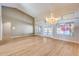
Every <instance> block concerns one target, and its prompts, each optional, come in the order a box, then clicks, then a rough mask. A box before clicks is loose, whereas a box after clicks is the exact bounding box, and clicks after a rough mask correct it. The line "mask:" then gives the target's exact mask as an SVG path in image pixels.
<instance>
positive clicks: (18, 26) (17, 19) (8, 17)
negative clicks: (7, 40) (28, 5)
mask: <svg viewBox="0 0 79 59" xmlns="http://www.w3.org/2000/svg"><path fill="white" fill-rule="evenodd" d="M2 16H3V25H4V24H5V23H7V22H8V23H10V26H8V27H6V26H5V25H4V26H5V28H3V29H4V31H3V37H5V35H9V37H19V36H26V35H32V34H33V20H34V18H33V17H31V16H29V15H27V14H25V13H23V12H21V11H20V10H17V9H15V8H9V7H2ZM6 30H7V31H6ZM6 32H7V33H8V34H5V33H6Z"/></svg>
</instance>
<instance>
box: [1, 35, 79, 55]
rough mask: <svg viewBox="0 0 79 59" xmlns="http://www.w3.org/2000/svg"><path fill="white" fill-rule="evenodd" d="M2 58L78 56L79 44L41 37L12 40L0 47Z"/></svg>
mask: <svg viewBox="0 0 79 59" xmlns="http://www.w3.org/2000/svg"><path fill="white" fill-rule="evenodd" d="M0 55H1V56H5V55H8V56H73V55H74V56H76V55H79V44H75V43H70V42H65V41H61V40H56V39H51V38H45V37H40V36H31V37H22V38H16V39H12V40H10V41H9V42H7V43H6V44H2V45H0Z"/></svg>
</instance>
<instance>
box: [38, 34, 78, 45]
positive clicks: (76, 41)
mask: <svg viewBox="0 0 79 59" xmlns="http://www.w3.org/2000/svg"><path fill="white" fill-rule="evenodd" d="M37 36H42V37H47V38H51V39H52V38H53V39H56V40H62V41H66V42H71V43H77V44H79V42H78V41H70V40H67V39H61V38H56V37H49V36H43V35H39V34H38V35H37Z"/></svg>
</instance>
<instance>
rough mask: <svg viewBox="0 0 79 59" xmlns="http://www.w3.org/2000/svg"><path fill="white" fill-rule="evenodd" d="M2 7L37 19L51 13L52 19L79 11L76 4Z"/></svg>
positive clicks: (25, 4) (78, 6) (12, 5)
mask: <svg viewBox="0 0 79 59" xmlns="http://www.w3.org/2000/svg"><path fill="white" fill-rule="evenodd" d="M3 5H5V6H10V7H15V8H18V9H20V10H22V11H24V12H25V13H27V14H29V15H31V16H33V17H37V18H43V17H46V16H49V15H50V13H53V16H54V17H60V16H62V15H64V14H68V13H71V12H74V11H77V10H79V4H78V3H18V4H17V3H16V4H15V3H10V4H9V3H7V4H6V3H4V4H3Z"/></svg>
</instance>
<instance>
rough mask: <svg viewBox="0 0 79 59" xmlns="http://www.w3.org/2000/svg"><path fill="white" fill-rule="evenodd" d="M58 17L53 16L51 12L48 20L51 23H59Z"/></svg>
mask: <svg viewBox="0 0 79 59" xmlns="http://www.w3.org/2000/svg"><path fill="white" fill-rule="evenodd" d="M57 20H58V19H57V18H55V17H53V14H52V13H51V14H50V17H46V22H48V23H49V24H56V23H57Z"/></svg>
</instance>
